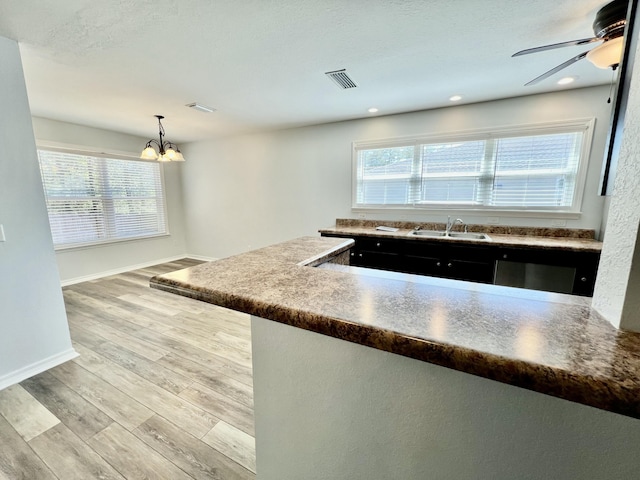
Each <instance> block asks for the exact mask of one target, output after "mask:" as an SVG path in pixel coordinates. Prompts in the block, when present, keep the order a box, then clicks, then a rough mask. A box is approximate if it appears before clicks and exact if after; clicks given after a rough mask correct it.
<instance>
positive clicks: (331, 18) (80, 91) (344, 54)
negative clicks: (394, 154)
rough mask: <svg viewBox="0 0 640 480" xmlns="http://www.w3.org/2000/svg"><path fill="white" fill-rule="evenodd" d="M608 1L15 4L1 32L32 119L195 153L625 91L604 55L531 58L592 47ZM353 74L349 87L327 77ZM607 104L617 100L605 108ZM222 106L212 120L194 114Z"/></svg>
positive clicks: (76, 0)
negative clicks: (226, 140) (476, 107)
mask: <svg viewBox="0 0 640 480" xmlns="http://www.w3.org/2000/svg"><path fill="white" fill-rule="evenodd" d="M604 3H606V0H604V1H603V0H582V1H580V2H576V1H575V0H526V1H523V0H498V1H480V0H289V1H287V0H102V1H99V2H97V1H95V0H57V1H55V2H43V1H42V0H2V1H1V4H0V35H1V36H4V37H9V38H12V39H14V40H17V41H18V42H19V43H20V50H21V53H22V60H23V65H24V71H25V78H26V83H27V90H28V93H29V101H30V104H31V109H32V113H33V114H34V115H35V116H41V117H47V118H52V119H56V120H62V121H67V122H73V123H80V124H84V125H89V126H94V127H100V128H106V129H110V130H116V131H120V132H125V133H131V134H135V135H140V136H143V137H153V136H154V135H155V134H156V131H157V129H156V120H155V119H154V118H153V115H154V114H163V115H164V116H165V117H166V120H165V121H163V123H164V125H165V128H166V130H167V134H168V138H169V139H170V140H173V141H177V142H186V141H194V140H199V139H203V138H211V137H214V136H219V135H228V134H234V133H240V132H247V131H253V130H259V129H272V128H283V127H291V126H300V125H309V124H317V123H324V122H332V121H339V120H345V119H353V118H360V117H366V116H370V115H371V114H369V113H367V109H368V108H369V107H372V106H375V107H377V108H379V109H380V111H379V113H377V115H385V114H391V113H400V112H407V111H414V110H422V109H428V108H437V107H442V106H448V105H450V104H451V102H449V101H448V98H449V97H450V96H451V95H453V94H460V95H463V96H464V100H463V101H462V103H471V102H478V101H484V100H492V99H498V98H507V97H513V96H520V95H527V94H533V93H539V92H547V91H553V90H558V89H560V88H567V87H559V86H558V85H557V84H556V83H555V82H556V81H557V80H558V79H559V78H561V77H562V76H564V75H578V76H579V79H578V81H577V82H575V84H573V85H572V88H575V87H584V86H590V85H596V84H603V83H608V82H610V81H611V78H612V73H611V71H604V70H599V69H597V68H595V67H594V66H593V65H591V64H590V63H589V62H587V61H586V60H582V61H580V62H579V63H577V64H575V65H573V66H571V67H569V68H568V69H566V70H565V71H564V72H563V73H562V74H557V75H556V76H554V77H552V78H550V79H548V80H546V81H544V82H542V83H541V84H539V85H536V86H530V87H524V86H523V85H524V84H525V83H526V82H527V81H529V80H531V79H533V78H534V77H536V76H538V75H539V74H541V73H543V72H545V71H546V70H549V69H550V68H552V67H554V66H556V65H557V64H560V63H562V62H563V61H565V60H567V59H568V58H570V57H572V56H574V55H576V54H578V53H581V52H582V51H585V50H588V49H589V48H591V46H586V47H585V46H581V47H568V48H563V49H558V50H554V51H548V52H543V53H538V54H534V55H529V56H523V57H519V58H511V54H512V53H514V52H516V51H517V50H521V49H524V48H529V47H535V46H538V45H543V44H548V43H556V42H561V41H565V40H573V39H576V38H585V37H590V36H592V34H593V32H592V29H591V24H592V22H593V19H594V17H595V13H596V11H597V10H598V8H600V7H601V6H602V5H603V4H604ZM342 68H346V69H347V71H348V73H349V74H350V76H351V77H352V78H353V79H354V80H355V81H356V83H357V84H358V85H359V87H358V88H356V89H352V90H340V89H338V87H336V86H335V85H334V84H333V83H332V82H331V81H329V79H327V78H326V77H325V76H324V72H326V71H330V70H337V69H342ZM605 101H606V99H605ZM191 102H200V103H203V104H205V105H209V106H212V107H215V108H216V109H217V111H216V112H215V113H213V114H204V113H201V112H197V111H194V110H192V109H188V108H187V107H185V106H184V105H185V104H187V103H191Z"/></svg>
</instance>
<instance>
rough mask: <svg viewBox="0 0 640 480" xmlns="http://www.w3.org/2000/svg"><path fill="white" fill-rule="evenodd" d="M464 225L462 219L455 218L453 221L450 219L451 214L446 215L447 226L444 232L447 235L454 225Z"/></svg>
mask: <svg viewBox="0 0 640 480" xmlns="http://www.w3.org/2000/svg"><path fill="white" fill-rule="evenodd" d="M458 224H460V225H464V221H463V220H462V219H461V218H456V219H455V220H454V221H453V222H452V221H451V215H449V216H447V228H446V229H445V232H446V234H447V235H449V233H451V229H452V228H453V227H455V226H456V225H458Z"/></svg>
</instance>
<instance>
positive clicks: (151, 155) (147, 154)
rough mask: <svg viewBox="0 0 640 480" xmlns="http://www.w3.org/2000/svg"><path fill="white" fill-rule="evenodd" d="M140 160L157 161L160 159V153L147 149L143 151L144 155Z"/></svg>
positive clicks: (142, 154)
mask: <svg viewBox="0 0 640 480" xmlns="http://www.w3.org/2000/svg"><path fill="white" fill-rule="evenodd" d="M140 158H141V159H142V160H155V159H157V158H158V152H156V150H155V149H154V148H153V147H151V146H149V147H146V148H145V149H144V150H142V153H141V154H140Z"/></svg>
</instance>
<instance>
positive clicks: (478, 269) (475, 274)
mask: <svg viewBox="0 0 640 480" xmlns="http://www.w3.org/2000/svg"><path fill="white" fill-rule="evenodd" d="M494 270H495V262H486V261H484V262H474V261H471V260H447V263H446V274H445V275H443V276H446V277H448V278H453V279H455V280H467V281H469V282H479V283H493V275H494Z"/></svg>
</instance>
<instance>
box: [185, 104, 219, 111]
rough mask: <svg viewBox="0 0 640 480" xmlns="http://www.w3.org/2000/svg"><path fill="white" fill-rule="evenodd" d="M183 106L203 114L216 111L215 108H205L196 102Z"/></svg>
mask: <svg viewBox="0 0 640 480" xmlns="http://www.w3.org/2000/svg"><path fill="white" fill-rule="evenodd" d="M185 106H186V107H189V108H193V109H194V110H198V111H199V112H204V113H211V112H215V111H216V109H215V108H213V107H207V106H206V105H202V104H201V103H198V102H193V103H187V104H186V105H185Z"/></svg>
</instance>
